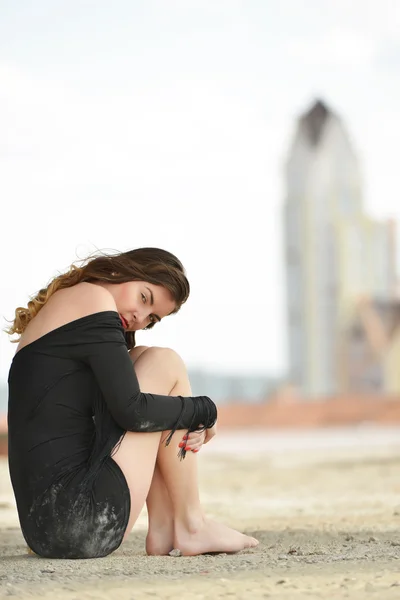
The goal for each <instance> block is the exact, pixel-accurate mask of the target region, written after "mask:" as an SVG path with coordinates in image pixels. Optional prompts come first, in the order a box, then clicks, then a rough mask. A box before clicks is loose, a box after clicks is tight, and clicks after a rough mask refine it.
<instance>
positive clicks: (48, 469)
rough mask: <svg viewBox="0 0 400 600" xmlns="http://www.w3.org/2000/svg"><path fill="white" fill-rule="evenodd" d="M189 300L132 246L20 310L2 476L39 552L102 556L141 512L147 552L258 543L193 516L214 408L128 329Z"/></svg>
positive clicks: (185, 290) (169, 259)
mask: <svg viewBox="0 0 400 600" xmlns="http://www.w3.org/2000/svg"><path fill="white" fill-rule="evenodd" d="M188 295H189V283H188V281H187V279H186V276H185V272H184V269H183V266H182V264H181V263H180V261H179V260H178V259H177V258H176V257H175V256H173V255H172V254H170V253H169V252H166V251H164V250H160V249H157V248H141V249H137V250H132V251H129V252H123V253H120V254H117V255H112V256H104V255H101V256H98V257H96V258H92V259H91V260H89V261H87V262H86V264H85V265H84V266H82V267H76V266H74V265H73V266H72V267H71V269H70V270H69V272H68V273H65V274H62V275H60V276H58V277H56V278H55V279H53V280H52V281H51V283H50V284H49V285H48V286H47V288H44V289H41V290H40V291H39V293H38V294H37V295H36V296H35V297H34V298H33V299H32V300H31V301H30V302H28V307H27V308H17V309H16V311H15V320H14V322H13V324H12V326H11V327H10V329H9V330H8V332H9V333H10V334H13V333H17V334H20V339H19V344H18V348H17V352H16V355H15V356H14V359H13V362H12V365H11V369H10V374H9V410H8V428H9V429H8V431H9V466H10V475H11V481H12V485H13V488H14V493H15V497H16V502H17V507H18V514H19V519H20V523H21V528H22V532H23V535H24V537H25V540H26V542H27V544H28V546H29V547H30V548H31V549H32V551H33V552H35V553H36V554H38V555H40V556H44V557H48V558H92V557H100V556H106V555H107V554H110V553H111V552H113V551H114V550H116V549H117V548H118V547H119V546H120V544H121V542H122V541H123V540H124V539H125V538H126V537H127V535H129V532H130V531H131V528H132V527H133V525H134V523H135V521H136V519H137V517H138V515H139V513H140V511H141V510H142V507H143V505H144V503H145V502H146V503H147V509H148V514H149V530H148V535H147V538H146V551H147V553H148V554H153V555H154V554H157V555H158V554H168V553H169V552H170V551H171V550H172V549H173V548H178V549H179V550H180V551H181V553H182V554H183V555H187V556H192V555H196V554H201V553H204V552H235V551H239V550H242V549H243V548H248V547H252V546H255V545H257V543H258V542H257V540H255V539H254V538H251V537H249V536H245V535H243V534H241V533H239V532H237V531H234V530H233V529H230V528H228V527H226V526H224V525H221V524H217V523H214V522H210V521H209V520H207V519H205V517H204V515H203V512H202V510H201V506H200V501H199V492H198V480H197V457H196V453H197V452H198V450H199V449H200V448H201V446H202V444H203V443H206V442H208V441H209V440H210V439H211V438H212V437H213V436H214V435H215V423H216V418H217V410H216V407H215V404H214V403H213V402H212V401H211V400H210V399H209V398H208V397H206V396H198V397H192V396H191V389H190V384H189V380H188V376H187V373H186V369H185V366H184V364H183V362H182V360H181V358H180V357H179V356H178V355H177V354H176V353H175V352H173V351H172V350H169V349H166V348H146V347H143V346H139V347H136V346H135V332H136V331H138V330H139V329H148V328H150V327H153V326H154V325H155V323H157V322H159V321H161V319H163V318H165V317H166V316H168V315H170V314H173V313H176V312H178V310H179V308H180V307H181V305H182V304H183V303H184V302H185V301H186V300H187V298H188ZM132 365H134V366H132ZM182 458H185V460H182Z"/></svg>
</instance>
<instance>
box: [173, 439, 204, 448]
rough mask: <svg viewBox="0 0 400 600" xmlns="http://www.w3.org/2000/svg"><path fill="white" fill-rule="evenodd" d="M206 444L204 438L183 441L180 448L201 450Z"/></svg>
mask: <svg viewBox="0 0 400 600" xmlns="http://www.w3.org/2000/svg"><path fill="white" fill-rule="evenodd" d="M203 444H204V440H203V439H202V438H194V439H192V440H182V441H181V442H180V443H179V448H186V447H189V448H200V447H201V446H202V445H203Z"/></svg>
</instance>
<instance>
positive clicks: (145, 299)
mask: <svg viewBox="0 0 400 600" xmlns="http://www.w3.org/2000/svg"><path fill="white" fill-rule="evenodd" d="M142 300H143V304H146V302H147V298H146V296H145V295H144V294H142Z"/></svg>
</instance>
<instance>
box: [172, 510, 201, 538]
mask: <svg viewBox="0 0 400 600" xmlns="http://www.w3.org/2000/svg"><path fill="white" fill-rule="evenodd" d="M204 523H205V519H204V515H203V514H202V513H201V512H199V513H196V514H190V515H188V514H186V515H184V516H181V517H180V518H176V519H175V521H174V531H175V534H176V535H178V536H180V535H182V534H186V535H195V534H196V533H198V532H199V531H200V530H201V529H202V528H203V527H204Z"/></svg>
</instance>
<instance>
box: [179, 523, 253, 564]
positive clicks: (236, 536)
mask: <svg viewBox="0 0 400 600" xmlns="http://www.w3.org/2000/svg"><path fill="white" fill-rule="evenodd" d="M255 546H258V540H256V538H253V537H250V536H248V535H244V534H243V533H240V532H239V531H236V530H235V529H231V528H230V527H227V526H226V525H223V524H222V523H217V522H215V521H210V520H208V519H207V520H204V521H203V522H202V523H201V524H200V525H199V526H198V527H197V528H195V529H194V528H193V529H191V530H190V531H188V529H185V528H182V529H181V528H178V527H177V528H176V531H175V536H174V547H175V548H177V549H179V550H180V551H181V553H182V555H183V556H196V555H197V554H204V553H206V552H240V550H244V549H245V548H254V547H255Z"/></svg>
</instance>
